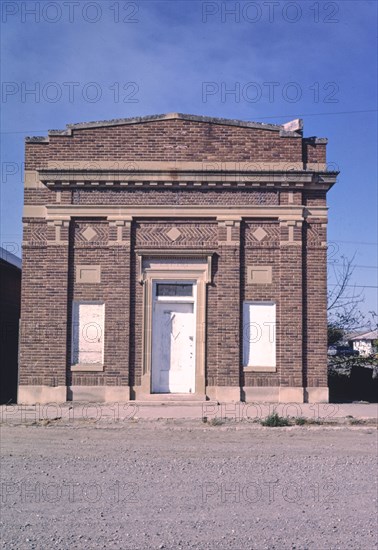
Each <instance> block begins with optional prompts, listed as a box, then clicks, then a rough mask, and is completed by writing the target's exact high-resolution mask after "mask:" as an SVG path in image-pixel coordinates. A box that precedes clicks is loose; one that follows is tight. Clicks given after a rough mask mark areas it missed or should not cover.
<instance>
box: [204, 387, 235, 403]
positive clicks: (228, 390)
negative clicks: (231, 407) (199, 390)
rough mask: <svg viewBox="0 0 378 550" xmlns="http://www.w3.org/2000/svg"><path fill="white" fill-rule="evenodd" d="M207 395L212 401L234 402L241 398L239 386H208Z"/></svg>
mask: <svg viewBox="0 0 378 550" xmlns="http://www.w3.org/2000/svg"><path fill="white" fill-rule="evenodd" d="M206 395H207V397H208V398H209V399H210V401H219V402H220V403H222V402H224V403H233V402H238V401H240V400H241V394H240V388H239V386H207V388H206Z"/></svg>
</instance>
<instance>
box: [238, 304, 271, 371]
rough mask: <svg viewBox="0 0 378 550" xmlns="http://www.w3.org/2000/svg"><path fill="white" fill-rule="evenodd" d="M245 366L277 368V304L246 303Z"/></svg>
mask: <svg viewBox="0 0 378 550" xmlns="http://www.w3.org/2000/svg"><path fill="white" fill-rule="evenodd" d="M243 366H244V367H275V366H276V304H275V303H273V302H244V304H243Z"/></svg>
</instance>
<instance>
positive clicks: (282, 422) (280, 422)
mask: <svg viewBox="0 0 378 550" xmlns="http://www.w3.org/2000/svg"><path fill="white" fill-rule="evenodd" d="M261 424H262V425H263V426H269V427H270V428H280V427H281V426H290V422H289V420H288V418H285V417H283V416H279V415H278V414H277V413H272V414H270V415H269V416H267V417H266V418H265V420H262V421H261Z"/></svg>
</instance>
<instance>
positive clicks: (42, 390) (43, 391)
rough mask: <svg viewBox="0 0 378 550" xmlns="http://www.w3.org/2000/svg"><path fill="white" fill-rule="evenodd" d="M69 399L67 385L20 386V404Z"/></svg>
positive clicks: (18, 399) (18, 401) (58, 401)
mask: <svg viewBox="0 0 378 550" xmlns="http://www.w3.org/2000/svg"><path fill="white" fill-rule="evenodd" d="M66 401H67V388H66V386H18V396H17V403H18V404H19V405H21V404H25V405H35V404H37V403H40V404H42V405H45V404H46V403H65V402H66Z"/></svg>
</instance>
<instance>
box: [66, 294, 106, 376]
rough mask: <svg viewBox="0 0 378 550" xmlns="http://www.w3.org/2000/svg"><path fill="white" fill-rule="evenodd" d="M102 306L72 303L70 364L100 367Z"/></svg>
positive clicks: (101, 357) (102, 325)
mask: <svg viewBox="0 0 378 550" xmlns="http://www.w3.org/2000/svg"><path fill="white" fill-rule="evenodd" d="M104 308H105V306H104V304H103V303H100V302H74V303H73V307H72V364H73V365H94V364H97V365H102V364H103V356H104Z"/></svg>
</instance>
